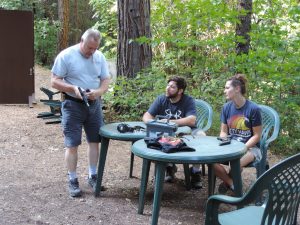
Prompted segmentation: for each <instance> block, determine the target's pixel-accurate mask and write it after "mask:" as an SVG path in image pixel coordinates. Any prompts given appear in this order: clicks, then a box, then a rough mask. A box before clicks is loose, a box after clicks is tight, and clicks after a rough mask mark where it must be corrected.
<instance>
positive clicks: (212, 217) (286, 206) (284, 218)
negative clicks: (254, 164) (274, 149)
mask: <svg viewBox="0 0 300 225" xmlns="http://www.w3.org/2000/svg"><path fill="white" fill-rule="evenodd" d="M261 194H264V195H265V200H264V203H263V205H261V206H256V205H254V204H253V203H254V202H255V200H256V199H257V197H258V196H260V195H261ZM299 202H300V153H298V154H296V155H294V156H292V157H290V158H287V159H285V160H283V161H282V162H280V163H278V164H277V165H275V166H274V167H272V168H271V169H269V170H267V171H266V172H265V173H263V174H262V175H261V176H260V177H259V178H258V179H257V180H256V182H255V183H254V184H253V185H252V187H251V188H250V189H249V191H248V192H247V193H246V194H245V195H244V196H243V197H240V198H237V197H230V196H225V195H213V196H211V197H210V198H209V199H208V200H207V205H206V218H205V224H206V225H241V224H243V225H250V224H251V225H256V224H257V225H296V224H297V213H298V209H299ZM220 204H222V205H223V204H227V205H232V206H236V207H237V209H236V210H233V211H230V212H224V213H219V210H218V208H219V206H220ZM245 206H246V207H245ZM242 207H243V208H242Z"/></svg>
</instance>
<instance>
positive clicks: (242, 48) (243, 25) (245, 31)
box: [236, 0, 252, 55]
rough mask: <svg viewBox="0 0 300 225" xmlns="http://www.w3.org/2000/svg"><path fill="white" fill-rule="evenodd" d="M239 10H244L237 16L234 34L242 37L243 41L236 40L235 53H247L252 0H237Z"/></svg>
mask: <svg viewBox="0 0 300 225" xmlns="http://www.w3.org/2000/svg"><path fill="white" fill-rule="evenodd" d="M238 10H239V11H245V12H246V14H245V13H241V14H240V15H239V17H238V20H239V22H238V24H237V25H236V36H239V37H242V38H243V41H237V43H236V53H237V54H238V55H240V54H248V52H249V48H250V35H249V32H250V31H251V15H252V0H239V5H238Z"/></svg>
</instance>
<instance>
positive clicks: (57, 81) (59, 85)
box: [51, 73, 82, 99]
mask: <svg viewBox="0 0 300 225" xmlns="http://www.w3.org/2000/svg"><path fill="white" fill-rule="evenodd" d="M51 87H53V88H55V89H57V90H59V91H61V92H73V93H75V94H76V96H77V97H78V98H80V99H82V97H81V94H80V92H79V90H78V88H77V86H75V85H72V84H68V83H66V82H64V81H63V78H62V77H59V76H57V75H55V74H53V73H52V76H51Z"/></svg>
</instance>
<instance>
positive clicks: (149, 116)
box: [143, 112, 154, 123]
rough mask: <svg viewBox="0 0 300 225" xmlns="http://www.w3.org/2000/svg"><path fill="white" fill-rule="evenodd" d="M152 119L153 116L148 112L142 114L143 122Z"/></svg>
mask: <svg viewBox="0 0 300 225" xmlns="http://www.w3.org/2000/svg"><path fill="white" fill-rule="evenodd" d="M153 119H154V116H152V115H151V114H150V113H148V112H145V113H144V115H143V122H144V123H147V122H149V121H150V120H153Z"/></svg>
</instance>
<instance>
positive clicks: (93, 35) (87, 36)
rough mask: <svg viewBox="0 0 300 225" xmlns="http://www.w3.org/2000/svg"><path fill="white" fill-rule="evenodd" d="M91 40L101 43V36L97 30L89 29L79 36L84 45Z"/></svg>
mask: <svg viewBox="0 0 300 225" xmlns="http://www.w3.org/2000/svg"><path fill="white" fill-rule="evenodd" d="M91 39H93V40H94V41H97V42H98V43H100V41H101V34H100V32H99V31H98V30H96V29H93V28H90V29H88V30H86V31H85V32H84V34H83V35H82V36H81V41H83V42H84V43H85V42H86V41H87V40H91Z"/></svg>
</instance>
